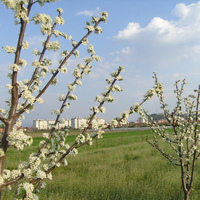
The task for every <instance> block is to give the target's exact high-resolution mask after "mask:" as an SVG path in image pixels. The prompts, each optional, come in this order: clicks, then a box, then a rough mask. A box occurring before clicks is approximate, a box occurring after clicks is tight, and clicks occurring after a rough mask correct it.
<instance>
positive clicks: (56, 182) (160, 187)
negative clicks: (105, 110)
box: [2, 131, 200, 200]
mask: <svg viewBox="0 0 200 200" xmlns="http://www.w3.org/2000/svg"><path fill="white" fill-rule="evenodd" d="M147 135H148V136H149V137H151V136H152V133H151V131H124V132H115V133H111V132H110V133H106V134H104V138H103V139H101V140H96V139H95V140H94V144H93V146H90V147H88V146H83V147H81V148H80V149H79V154H78V155H77V156H75V157H74V156H68V157H67V160H68V163H69V165H68V166H67V167H60V168H58V169H56V170H54V172H53V181H46V183H47V186H46V189H45V190H40V193H39V197H40V199H41V200H57V199H58V200H75V199H76V200H79V199H80V200H117V199H119V200H123V199H126V200H129V199H130V200H168V199H169V200H170V199H171V200H176V199H177V200H179V199H180V200H181V199H183V194H182V189H181V179H180V170H179V167H175V166H172V165H169V162H168V161H167V160H166V159H165V158H164V157H162V155H160V153H159V152H158V151H156V150H155V149H154V148H152V147H151V146H150V145H149V144H148V143H147V142H146V141H145V138H146V136H147ZM74 138H75V136H74V135H72V136H69V137H68V140H69V142H70V143H72V142H73V141H74ZM39 140H40V138H38V137H36V138H34V144H33V146H32V147H30V148H27V151H26V154H23V153H19V154H18V153H17V155H15V154H14V152H13V150H10V152H9V156H10V158H9V159H8V160H7V162H6V165H7V166H9V168H14V166H15V165H16V164H17V161H18V160H20V159H26V157H27V156H28V153H30V152H31V151H33V150H36V149H37V146H36V145H37V143H38V142H39ZM198 164H199V163H198ZM199 172H200V167H199V165H197V168H196V174H195V175H196V176H195V177H196V178H195V181H194V191H193V192H192V194H191V199H192V200H197V199H199V196H200V173H199ZM14 196H15V195H14V193H10V192H8V191H7V190H4V192H3V196H2V199H12V198H13V197H14Z"/></svg>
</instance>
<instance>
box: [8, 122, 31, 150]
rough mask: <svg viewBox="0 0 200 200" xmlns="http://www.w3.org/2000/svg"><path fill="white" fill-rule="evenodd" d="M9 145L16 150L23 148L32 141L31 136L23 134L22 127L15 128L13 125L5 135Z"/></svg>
mask: <svg viewBox="0 0 200 200" xmlns="http://www.w3.org/2000/svg"><path fill="white" fill-rule="evenodd" d="M7 141H8V143H9V145H10V146H13V147H15V148H16V149H18V150H23V149H24V146H27V145H28V146H30V145H31V144H32V143H33V138H32V137H31V136H27V135H25V134H24V132H23V130H22V129H19V130H17V127H16V126H15V127H14V128H13V130H12V131H11V132H10V134H9V135H8V137H7Z"/></svg>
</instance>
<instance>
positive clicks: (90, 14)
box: [76, 7, 100, 17]
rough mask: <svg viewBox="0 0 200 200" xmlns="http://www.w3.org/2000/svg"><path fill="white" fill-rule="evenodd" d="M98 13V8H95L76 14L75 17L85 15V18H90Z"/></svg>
mask: <svg viewBox="0 0 200 200" xmlns="http://www.w3.org/2000/svg"><path fill="white" fill-rule="evenodd" d="M99 11H100V8H99V7H97V8H96V9H95V10H84V11H80V12H77V13H76V14H77V15H86V16H89V17H91V16H93V15H96V14H98V12H99Z"/></svg>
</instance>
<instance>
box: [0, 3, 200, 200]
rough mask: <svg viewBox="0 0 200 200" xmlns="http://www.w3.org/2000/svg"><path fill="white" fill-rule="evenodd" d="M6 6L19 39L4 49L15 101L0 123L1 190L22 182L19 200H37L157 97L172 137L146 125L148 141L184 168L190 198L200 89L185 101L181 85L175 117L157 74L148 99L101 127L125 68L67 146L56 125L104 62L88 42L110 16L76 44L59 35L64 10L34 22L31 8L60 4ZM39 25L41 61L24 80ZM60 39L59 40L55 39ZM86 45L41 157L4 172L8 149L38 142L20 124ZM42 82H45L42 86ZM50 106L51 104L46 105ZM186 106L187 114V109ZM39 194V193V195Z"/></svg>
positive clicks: (88, 24) (3, 112)
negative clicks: (81, 152) (31, 36)
mask: <svg viewBox="0 0 200 200" xmlns="http://www.w3.org/2000/svg"><path fill="white" fill-rule="evenodd" d="M1 1H2V4H3V5H5V6H6V7H7V8H8V9H11V10H12V11H13V12H14V17H15V24H17V25H18V26H19V27H20V29H19V36H18V41H17V45H16V46H5V47H3V49H4V50H5V52H6V53H8V54H14V61H13V64H12V65H10V66H9V67H8V68H9V73H8V77H9V78H10V83H9V84H7V85H6V87H7V88H8V92H9V94H10V99H9V100H8V101H7V105H8V109H7V110H4V109H3V108H2V109H0V120H1V122H2V123H3V124H4V127H5V128H4V132H3V134H2V138H1V143H0V173H1V174H0V191H2V189H3V188H4V187H11V186H12V184H14V183H18V189H17V193H16V195H17V197H18V198H20V199H38V197H37V194H36V191H37V190H38V189H39V188H43V187H44V181H45V179H52V171H53V170H54V169H56V168H57V167H60V166H62V165H63V166H66V165H67V159H66V158H67V156H68V155H69V154H71V155H76V154H77V153H78V148H79V147H81V146H83V145H85V144H89V145H91V144H92V141H93V139H94V138H95V137H98V138H101V137H102V134H103V133H104V131H105V129H112V128H114V127H116V126H117V125H118V123H121V124H125V123H126V122H127V119H128V117H129V115H131V114H133V113H134V112H137V113H139V114H140V115H141V116H142V117H143V118H144V119H146V120H147V119H148V118H149V117H150V116H149V115H148V112H147V111H145V110H143V109H142V108H141V105H142V104H143V103H144V102H146V101H147V100H150V99H151V98H152V97H153V96H154V95H157V96H158V97H159V99H160V103H161V107H162V109H163V112H164V116H165V118H166V119H167V120H168V122H169V124H170V125H171V126H172V127H173V131H174V132H173V133H172V134H171V133H169V132H168V131H167V129H166V128H165V127H164V126H163V127H160V126H157V125H155V124H154V122H153V121H151V122H150V121H149V120H148V122H147V124H148V125H149V126H150V127H151V128H152V130H153V131H154V133H155V137H154V140H153V141H151V140H147V141H148V142H149V143H150V144H151V145H152V146H153V147H154V148H156V149H157V150H158V151H160V152H161V153H162V155H163V156H164V157H165V158H167V159H168V160H169V161H170V162H171V163H174V165H177V166H179V167H180V169H181V175H182V176H181V180H182V187H183V191H184V194H185V199H189V194H190V193H191V189H192V184H193V180H194V171H195V163H196V160H197V158H198V157H199V156H200V151H199V146H198V145H199V140H200V139H199V138H200V136H199V134H198V129H197V126H198V124H197V121H198V115H199V109H198V105H199V89H198V90H197V91H196V92H197V96H189V97H187V98H183V97H182V93H183V88H184V85H185V84H186V82H185V81H183V83H182V86H181V88H180V89H179V87H178V82H177V83H176V85H175V87H176V90H175V93H176V97H177V105H176V107H175V109H174V110H173V112H170V111H169V110H167V105H166V104H165V102H164V95H163V87H162V84H161V83H159V82H158V79H157V76H156V74H154V78H155V85H154V87H153V88H151V89H149V90H148V92H147V93H146V94H145V95H144V98H143V100H142V101H141V103H140V104H139V103H135V104H134V105H133V106H131V107H130V108H128V109H127V110H126V111H124V113H122V114H120V116H119V117H116V118H115V119H113V120H111V121H110V123H109V124H108V125H101V126H99V125H98V124H97V123H95V122H94V121H93V119H94V118H95V116H96V115H97V114H98V113H104V112H105V111H106V108H105V107H104V104H105V103H112V102H113V101H114V97H113V96H111V92H121V91H122V89H121V88H120V86H119V85H118V84H117V82H118V81H122V80H123V78H122V76H121V73H122V72H123V71H124V68H123V67H122V66H119V68H118V69H117V70H116V71H114V72H111V74H110V75H111V77H109V78H108V79H106V82H107V86H106V89H105V91H104V92H103V93H102V94H101V95H97V96H96V98H95V101H96V102H98V106H93V107H91V112H92V113H91V115H90V116H88V121H87V123H86V124H84V125H83V126H82V127H81V130H82V132H81V134H79V135H78V136H77V137H76V140H75V141H74V144H73V145H68V144H67V135H68V133H69V130H68V129H67V127H66V128H65V129H64V130H59V131H55V127H56V124H57V123H58V122H59V123H65V121H64V119H61V115H62V113H63V112H64V111H66V110H67V108H69V107H70V102H69V101H71V100H76V99H77V96H76V95H74V94H73V92H74V91H75V89H76V86H81V85H82V79H83V78H84V76H85V75H89V74H90V72H91V70H92V66H91V63H92V62H93V61H100V57H99V56H97V55H96V54H95V50H94V47H93V45H91V44H89V41H88V37H89V36H90V35H91V34H92V33H93V32H94V33H95V34H100V33H102V28H101V27H100V26H99V25H100V23H102V22H106V21H107V18H108V13H107V12H101V13H100V16H98V17H96V16H93V17H92V19H91V21H90V22H86V26H85V29H86V34H85V35H83V37H82V38H80V40H79V41H75V40H74V39H72V36H71V35H67V34H66V33H64V32H61V31H59V30H57V27H58V25H63V24H64V19H63V18H62V12H63V10H62V9H61V8H58V9H57V12H58V15H57V16H55V18H54V19H52V18H51V17H50V16H49V15H46V14H41V13H38V14H36V15H34V16H33V17H30V16H32V15H31V10H32V7H33V6H34V5H36V4H39V5H40V6H43V5H45V4H46V3H50V2H55V1H56V0H21V1H13V0H1ZM28 23H34V24H36V25H40V30H41V34H42V35H45V36H46V39H45V41H44V42H43V45H42V47H41V49H33V51H32V53H33V55H34V56H36V57H37V59H36V60H35V61H34V62H32V63H31V65H32V66H33V67H34V70H33V72H32V74H28V76H30V77H29V79H24V80H19V78H20V77H19V71H20V69H21V68H22V67H26V68H27V67H29V66H30V64H28V63H27V60H25V59H23V58H22V55H23V54H22V51H24V50H26V49H28V48H29V44H28V42H27V41H26V40H25V33H26V30H27V24H28ZM54 38H56V40H54ZM59 38H64V39H65V40H68V41H69V42H70V48H69V49H62V50H60V49H61V43H60V42H59ZM80 45H87V52H88V57H87V58H84V60H83V63H78V64H77V66H76V67H75V68H74V70H73V76H74V81H73V82H70V83H68V84H67V88H68V91H67V92H66V93H65V94H62V95H61V96H60V97H59V101H60V107H59V108H58V109H56V110H53V111H52V113H53V114H55V116H56V120H55V123H54V124H53V125H52V129H51V131H50V133H48V134H47V133H44V134H43V138H44V139H43V140H42V141H41V142H40V144H39V148H38V152H33V153H31V154H30V155H29V158H28V160H26V161H21V162H19V165H18V167H17V169H14V170H10V169H9V167H8V169H5V168H4V166H5V165H4V161H5V158H6V156H7V151H8V148H15V149H16V154H17V151H18V150H24V147H25V146H30V145H31V144H32V142H33V139H32V137H30V136H27V135H25V134H24V133H23V131H22V130H19V129H18V127H19V126H21V120H22V119H23V118H24V113H29V112H30V111H33V110H34V105H35V103H36V102H38V103H43V99H42V96H43V94H44V93H45V92H46V91H47V89H48V88H49V87H50V86H51V85H56V84H57V81H58V75H59V74H60V73H64V74H65V73H67V61H68V60H69V58H70V57H71V56H75V58H78V57H79V54H80V52H79V50H78V48H79V46H80ZM48 51H54V52H56V51H59V52H60V56H61V59H60V61H59V63H58V65H57V68H56V69H54V68H52V61H51V59H49V58H48V57H47V56H46V54H47V52H48ZM42 80H45V82H44V83H43V84H42ZM47 103H48V102H47ZM183 103H184V105H185V111H183V107H182V104H183ZM182 114H186V115H187V120H186V121H184V122H183V121H181V120H180V117H181V115H182ZM89 127H92V128H93V129H95V130H96V132H95V133H92V134H91V133H88V132H87V130H88V128H89ZM157 136H158V137H159V138H162V139H164V140H165V141H166V142H167V144H169V145H170V146H171V148H172V150H173V151H174V154H173V155H169V154H167V153H166V152H164V150H163V149H162V148H161V147H160V146H159V145H158V139H157ZM36 189H37V190H36Z"/></svg>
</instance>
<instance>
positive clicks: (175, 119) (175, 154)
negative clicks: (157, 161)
mask: <svg viewBox="0 0 200 200" xmlns="http://www.w3.org/2000/svg"><path fill="white" fill-rule="evenodd" d="M153 78H154V79H155V85H154V87H153V88H152V89H151V90H149V91H151V93H152V95H154V94H156V95H157V96H158V98H159V100H160V105H161V109H162V110H163V112H164V116H165V118H166V120H167V121H168V123H169V125H170V126H171V127H172V129H173V131H169V128H168V127H167V126H159V125H158V124H156V123H155V122H154V121H153V119H151V118H150V116H149V115H148V112H147V111H146V110H143V109H142V108H141V107H138V110H137V112H138V113H139V114H140V115H141V116H142V117H143V118H144V119H145V121H146V123H147V124H148V125H149V126H150V127H151V129H152V131H153V132H154V139H153V141H151V140H149V139H148V138H147V142H148V143H149V144H151V145H152V146H153V147H154V148H156V149H157V150H158V151H159V152H160V153H161V154H162V155H163V156H164V157H165V158H166V159H167V160H168V161H169V162H170V163H171V164H173V165H175V166H179V167H180V171H181V183H182V189H183V192H184V199H185V200H188V199H189V195H190V193H191V191H192V187H193V182H194V173H195V165H196V161H197V159H198V158H199V157H200V134H199V130H198V122H199V120H200V118H199V103H200V102H199V97H200V86H199V88H198V90H195V91H194V92H195V93H196V95H189V96H188V97H186V98H184V97H182V95H183V91H184V86H185V85H186V84H187V83H186V80H185V79H184V80H183V81H182V83H180V82H181V81H176V83H175V90H174V93H175V95H176V99H177V101H176V106H175V108H174V109H173V111H172V112H170V111H169V110H168V109H167V104H166V103H165V100H164V90H163V86H162V83H160V82H158V79H157V76H156V73H154V76H153ZM148 94H149V93H147V95H148ZM159 139H163V140H164V141H165V142H166V144H167V145H168V146H169V147H170V148H171V151H170V152H169V149H168V150H166V148H165V145H164V144H162V143H159Z"/></svg>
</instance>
